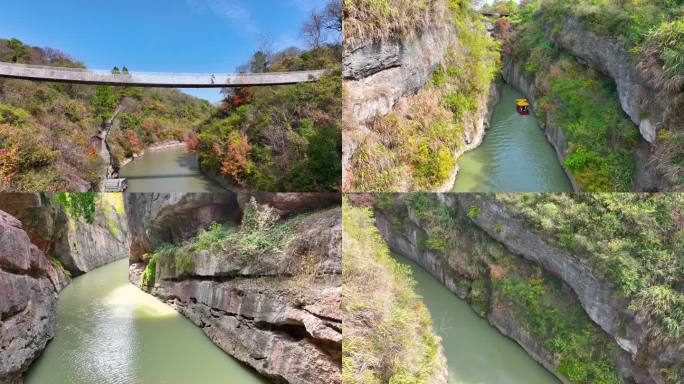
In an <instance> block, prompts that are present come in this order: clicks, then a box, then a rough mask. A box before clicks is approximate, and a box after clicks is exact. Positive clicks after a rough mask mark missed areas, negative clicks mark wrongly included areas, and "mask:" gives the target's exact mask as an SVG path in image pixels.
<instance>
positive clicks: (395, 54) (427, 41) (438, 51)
mask: <svg viewBox="0 0 684 384" xmlns="http://www.w3.org/2000/svg"><path fill="white" fill-rule="evenodd" d="M455 36H456V29H455V27H453V26H452V25H449V26H441V27H437V26H435V27H433V28H428V29H426V30H425V31H423V32H422V33H421V34H420V35H418V36H411V37H407V38H405V39H390V40H383V41H369V42H368V43H366V44H363V45H356V46H351V45H346V46H345V47H344V52H343V56H342V64H343V67H344V69H343V76H344V86H343V94H344V96H343V99H344V100H343V103H344V109H343V116H342V118H343V121H345V125H347V127H346V128H347V129H348V130H349V132H345V134H344V135H343V143H342V145H343V150H342V152H343V158H342V164H343V167H344V169H349V160H350V159H351V156H352V154H353V153H354V152H355V151H356V148H357V147H358V145H359V143H361V142H362V141H363V138H364V137H365V136H366V135H367V134H368V133H369V131H368V129H367V128H365V126H364V124H365V122H366V121H367V120H369V119H371V118H373V117H375V116H378V115H386V114H388V113H389V112H391V111H392V107H394V105H395V103H396V102H397V101H398V100H399V99H401V97H403V96H405V95H408V94H411V93H415V92H416V91H418V90H419V89H420V88H422V87H423V86H424V85H425V83H427V82H428V80H429V79H430V78H431V76H432V73H433V72H434V70H435V68H436V67H437V65H438V64H439V63H440V62H441V61H442V59H443V58H444V55H445V54H446V52H447V50H448V48H449V44H451V42H452V41H453V39H454V37H455ZM344 173H345V175H346V173H347V172H344ZM345 175H343V185H344V186H348V185H349V182H350V181H349V180H346V176H345Z"/></svg>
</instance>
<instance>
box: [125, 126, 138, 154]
mask: <svg viewBox="0 0 684 384" xmlns="http://www.w3.org/2000/svg"><path fill="white" fill-rule="evenodd" d="M126 140H127V141H128V147H129V148H130V149H131V152H133V153H139V152H140V151H142V148H141V147H140V139H138V135H137V134H136V133H135V131H131V130H129V131H126Z"/></svg>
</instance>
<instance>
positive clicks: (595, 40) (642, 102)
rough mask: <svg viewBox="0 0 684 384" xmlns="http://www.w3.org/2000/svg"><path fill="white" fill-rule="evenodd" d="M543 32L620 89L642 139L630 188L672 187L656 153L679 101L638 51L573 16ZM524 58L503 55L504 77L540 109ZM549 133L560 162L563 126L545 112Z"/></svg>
mask: <svg viewBox="0 0 684 384" xmlns="http://www.w3.org/2000/svg"><path fill="white" fill-rule="evenodd" d="M544 29H545V36H546V37H547V38H548V39H549V40H550V41H552V42H554V43H556V44H558V46H559V47H561V48H562V49H564V50H565V51H567V52H568V53H570V54H572V55H574V56H575V57H576V58H577V59H578V61H579V62H581V63H582V64H584V65H586V66H589V67H591V68H593V69H595V70H596V71H598V72H600V73H602V74H603V75H605V76H607V77H609V78H610V80H611V81H613V82H614V83H615V85H616V88H617V95H618V98H619V101H620V105H621V107H622V110H623V111H624V112H625V113H626V114H627V115H628V116H629V118H630V119H631V120H632V122H633V123H634V124H635V125H636V126H638V127H639V132H640V135H641V138H643V140H642V141H640V142H639V144H638V146H637V148H636V153H635V156H636V173H635V175H634V179H633V183H632V190H634V191H654V190H670V189H672V188H673V185H670V183H669V182H668V181H667V180H665V179H664V177H663V175H662V174H660V172H659V171H658V170H657V169H656V164H655V163H656V160H655V158H654V154H655V152H657V146H658V144H657V137H658V134H657V132H658V129H662V128H665V127H667V125H668V123H669V122H671V121H672V120H673V116H675V115H676V109H677V104H676V103H674V102H673V99H672V98H668V97H662V95H661V93H660V91H659V90H657V89H654V88H653V87H652V86H651V85H650V82H649V80H648V79H647V78H646V77H645V76H644V74H643V72H642V71H641V70H640V69H639V63H638V62H637V59H636V58H635V55H634V54H632V53H630V50H629V47H628V46H627V45H626V44H625V43H624V42H623V41H622V40H620V39H618V38H615V37H608V36H602V35H599V34H596V33H594V32H592V31H590V30H588V29H587V28H586V27H585V26H584V25H583V24H582V23H581V22H580V21H578V20H576V19H574V18H573V17H567V18H565V19H564V21H563V23H562V25H560V26H558V28H552V27H551V26H545V27H544ZM524 64H525V63H524V62H523V61H521V60H520V59H519V58H516V57H514V56H512V55H508V56H506V57H505V58H504V67H503V76H504V79H505V80H506V82H508V83H509V84H511V85H512V86H513V87H515V88H517V89H519V90H520V91H521V92H522V93H523V94H525V96H526V97H527V98H529V99H530V100H531V101H533V105H534V107H535V109H536V110H540V108H539V106H540V105H539V103H538V102H537V100H538V98H539V97H540V96H543V92H544V91H543V90H541V89H540V88H539V86H538V84H536V82H535V79H528V78H526V76H525V75H524V74H523V70H522V66H523V65H524ZM546 114H547V123H546V124H545V127H544V128H545V131H546V136H547V137H548V139H549V141H550V142H551V143H552V144H553V145H554V147H555V149H556V152H557V154H558V157H559V159H560V160H561V164H562V163H563V160H564V159H565V157H566V156H567V154H568V146H567V142H566V140H565V138H564V137H563V127H560V126H558V124H557V123H556V122H555V121H554V118H553V113H551V112H550V111H546ZM566 173H567V174H568V176H569V177H570V179H571V181H572V182H573V186H574V187H575V190H576V191H578V190H579V186H578V184H577V181H576V180H575V178H574V177H573V175H572V174H571V173H570V172H568V171H567V169H566Z"/></svg>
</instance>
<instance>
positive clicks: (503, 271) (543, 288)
mask: <svg viewBox="0 0 684 384" xmlns="http://www.w3.org/2000/svg"><path fill="white" fill-rule="evenodd" d="M452 203H453V199H450V204H447V203H444V202H442V201H441V200H440V199H439V197H438V196H437V195H434V194H425V193H411V194H403V195H392V194H379V195H377V203H376V206H377V208H378V209H380V211H381V212H383V214H385V216H386V217H387V218H389V220H390V224H391V229H392V231H394V232H396V233H397V234H408V233H411V232H409V231H408V230H409V228H411V226H413V225H414V224H413V223H414V220H415V222H416V223H418V225H419V226H420V228H422V229H423V230H424V231H425V237H424V238H423V239H422V241H421V242H420V243H419V244H418V246H419V247H420V248H421V249H423V250H429V251H431V252H433V253H435V254H438V255H440V256H441V258H442V265H443V268H444V271H445V274H446V276H445V280H446V281H445V283H446V284H449V285H450V286H455V287H458V291H460V292H463V293H464V295H465V296H466V299H467V300H468V302H469V303H470V304H471V306H472V307H473V309H475V311H476V312H477V313H478V314H479V315H480V316H482V317H487V316H492V315H495V316H498V317H503V318H507V319H508V318H510V319H513V320H514V321H515V323H516V324H517V325H519V326H520V327H521V328H522V330H523V332H528V333H529V334H530V335H532V336H533V337H534V339H535V340H537V341H538V342H539V345H540V346H541V347H542V348H543V351H544V355H546V356H553V359H552V362H553V364H555V370H556V372H557V373H558V374H560V375H562V376H564V377H566V378H567V379H568V381H569V382H573V383H620V382H621V379H620V378H619V377H620V376H619V373H618V369H617V359H618V356H619V354H618V351H619V348H618V347H617V345H616V344H615V343H614V342H613V341H612V340H611V337H610V336H608V335H607V334H605V333H604V332H603V331H602V330H601V329H600V328H599V327H598V326H597V325H596V324H594V323H593V322H592V321H591V320H590V319H589V317H588V316H587V315H586V313H585V312H584V311H583V309H582V307H581V305H580V303H579V301H578V300H577V298H576V296H575V294H574V292H572V290H570V289H569V288H567V286H566V285H564V284H563V283H562V281H560V280H559V279H558V277H555V276H552V275H551V274H549V273H546V272H544V271H543V270H542V269H541V268H540V267H539V266H538V265H536V264H535V263H532V262H529V261H527V260H525V259H524V258H523V257H521V256H519V255H515V254H513V253H511V252H509V251H508V250H507V249H505V248H504V247H503V246H502V245H501V244H500V243H498V242H496V241H495V240H493V239H492V238H491V237H490V236H489V235H488V234H486V233H485V232H484V231H482V230H480V229H479V228H477V226H475V225H473V223H472V222H471V218H474V217H477V216H478V215H479V213H480V209H479V207H478V206H464V207H458V206H454V204H452ZM458 204H460V203H458ZM462 212H463V213H462ZM495 313H496V314H495Z"/></svg>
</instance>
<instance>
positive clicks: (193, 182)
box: [119, 147, 223, 192]
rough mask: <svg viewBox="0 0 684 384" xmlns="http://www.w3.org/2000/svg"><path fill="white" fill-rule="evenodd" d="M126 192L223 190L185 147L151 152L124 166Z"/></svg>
mask: <svg viewBox="0 0 684 384" xmlns="http://www.w3.org/2000/svg"><path fill="white" fill-rule="evenodd" d="M119 174H120V176H121V177H124V178H126V179H127V180H128V189H127V190H126V192H220V191H222V190H223V189H222V188H221V187H220V186H219V185H218V184H217V183H216V182H214V181H213V180H212V179H210V178H209V177H207V176H205V175H203V174H202V173H201V172H200V170H199V163H198V160H197V157H196V156H194V155H192V154H189V153H188V152H187V150H186V149H185V148H184V147H177V148H171V149H165V150H160V151H148V153H147V154H145V155H144V156H141V157H139V158H138V159H136V160H135V161H133V162H131V163H129V164H127V165H126V166H124V167H123V168H121V170H120V172H119Z"/></svg>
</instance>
